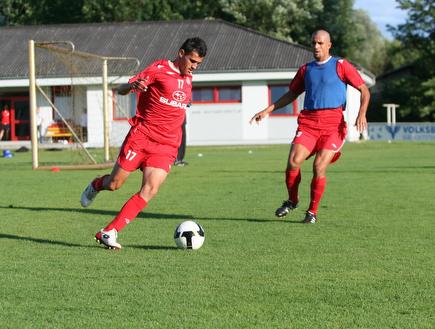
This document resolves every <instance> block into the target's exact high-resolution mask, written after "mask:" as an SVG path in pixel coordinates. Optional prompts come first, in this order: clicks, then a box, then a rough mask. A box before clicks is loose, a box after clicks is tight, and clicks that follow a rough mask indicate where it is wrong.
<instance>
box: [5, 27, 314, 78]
mask: <svg viewBox="0 0 435 329" xmlns="http://www.w3.org/2000/svg"><path fill="white" fill-rule="evenodd" d="M194 36H198V37H201V38H202V39H204V40H205V41H206V43H207V46H208V53H207V57H206V59H205V60H204V62H203V64H202V65H201V66H200V69H198V71H199V72H205V73H211V72H222V71H225V72H232V71H233V72H243V71H245V72H249V71H255V72H258V71H276V70H288V69H295V68H298V67H299V66H301V65H302V64H304V63H306V62H308V61H310V60H312V52H311V51H310V49H309V48H306V47H303V46H300V45H297V44H294V43H290V42H286V41H282V40H279V39H276V38H272V37H270V36H267V35H265V34H263V33H259V32H256V31H253V30H251V29H248V28H245V27H241V26H239V25H235V24H232V23H228V22H225V21H222V20H189V21H156V22H154V21H153V22H124V23H93V24H61V25H33V26H16V27H1V28H0V47H1V51H0V79H11V78H14V79H16V78H27V77H28V70H29V69H28V66H29V65H28V41H29V40H31V39H32V40H35V42H43V41H61V40H62V41H64V40H68V41H71V42H73V43H74V45H75V49H76V50H78V51H82V52H87V53H94V54H98V55H101V56H112V57H113V56H116V57H136V58H138V59H139V61H140V69H143V68H145V67H146V66H147V65H149V64H150V63H152V62H153V61H154V60H156V59H162V58H168V59H171V58H174V56H175V55H176V53H177V51H178V49H179V47H180V46H181V44H182V43H183V41H184V40H185V39H187V38H189V37H194Z"/></svg>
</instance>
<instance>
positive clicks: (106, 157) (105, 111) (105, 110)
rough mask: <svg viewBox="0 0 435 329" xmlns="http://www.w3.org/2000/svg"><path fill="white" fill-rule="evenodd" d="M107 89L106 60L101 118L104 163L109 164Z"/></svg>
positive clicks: (105, 63)
mask: <svg viewBox="0 0 435 329" xmlns="http://www.w3.org/2000/svg"><path fill="white" fill-rule="evenodd" d="M108 97H109V93H108V88H107V59H105V60H104V61H103V118H104V161H106V162H109V161H110V157H109V102H108Z"/></svg>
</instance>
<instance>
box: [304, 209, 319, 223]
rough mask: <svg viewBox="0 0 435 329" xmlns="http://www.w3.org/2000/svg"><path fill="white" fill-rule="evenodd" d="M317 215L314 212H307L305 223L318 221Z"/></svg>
mask: <svg viewBox="0 0 435 329" xmlns="http://www.w3.org/2000/svg"><path fill="white" fill-rule="evenodd" d="M317 220H318V219H317V215H316V214H313V213H312V212H309V211H307V213H306V214H305V218H304V221H303V222H304V223H305V224H315V223H317Z"/></svg>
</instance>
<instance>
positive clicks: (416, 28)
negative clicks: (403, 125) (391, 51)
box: [390, 0, 435, 121]
mask: <svg viewBox="0 0 435 329" xmlns="http://www.w3.org/2000/svg"><path fill="white" fill-rule="evenodd" d="M397 3H398V5H399V7H400V8H401V9H404V10H407V11H408V17H407V20H406V22H405V23H404V24H400V25H399V26H398V27H397V28H393V27H390V30H391V31H392V33H393V35H394V36H395V38H396V39H397V40H398V42H400V46H399V49H400V54H401V56H403V54H408V55H409V56H407V57H405V59H404V61H405V63H403V62H402V63H401V64H402V65H408V66H410V67H412V75H410V76H409V77H408V79H401V80H399V81H396V82H395V87H396V89H395V90H394V91H395V93H396V94H397V95H401V98H402V101H401V103H400V105H401V108H400V113H401V115H402V116H404V117H405V118H406V117H412V118H414V117H417V118H420V119H423V120H430V121H435V107H434V106H433V105H434V103H435V92H434V78H433V77H434V76H435V5H434V2H433V0H397ZM394 59H396V60H397V58H394V56H393V60H394ZM390 89H391V87H390ZM390 93H391V92H390Z"/></svg>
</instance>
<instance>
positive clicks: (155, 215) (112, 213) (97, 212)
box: [0, 205, 194, 220]
mask: <svg viewBox="0 0 435 329" xmlns="http://www.w3.org/2000/svg"><path fill="white" fill-rule="evenodd" d="M2 208H3V209H20V210H30V211H44V212H45V211H63V212H77V213H83V214H95V215H103V216H112V217H115V216H116V215H117V214H118V211H112V210H103V209H83V208H64V207H63V208H60V207H26V206H15V205H9V206H0V209H2ZM137 218H157V219H186V220H187V219H194V217H193V216H192V215H183V214H161V213H150V212H141V213H139V214H138V216H137Z"/></svg>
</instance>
